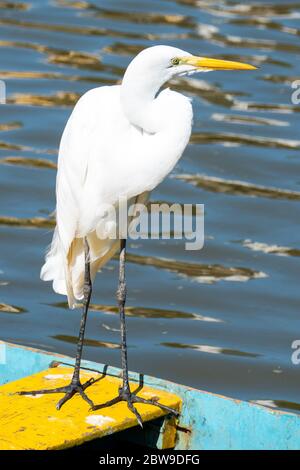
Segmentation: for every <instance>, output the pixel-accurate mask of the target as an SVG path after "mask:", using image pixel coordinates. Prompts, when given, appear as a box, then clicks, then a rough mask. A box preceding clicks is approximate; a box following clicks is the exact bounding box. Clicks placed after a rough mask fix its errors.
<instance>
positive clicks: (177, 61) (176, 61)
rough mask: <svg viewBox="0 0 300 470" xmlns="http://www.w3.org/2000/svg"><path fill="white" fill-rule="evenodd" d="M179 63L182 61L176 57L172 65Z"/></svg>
mask: <svg viewBox="0 0 300 470" xmlns="http://www.w3.org/2000/svg"><path fill="white" fill-rule="evenodd" d="M179 62H180V59H178V57H174V58H173V59H172V60H171V64H172V65H179Z"/></svg>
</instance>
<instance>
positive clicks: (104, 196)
mask: <svg viewBox="0 0 300 470" xmlns="http://www.w3.org/2000/svg"><path fill="white" fill-rule="evenodd" d="M253 69H255V67H254V66H252V65H248V64H243V63H239V62H232V61H225V60H218V59H210V58H205V57H195V56H193V55H191V54H189V53H188V52H185V51H183V50H180V49H177V48H174V47H169V46H154V47H150V48H147V49H145V50H143V51H142V52H140V53H139V54H138V55H137V56H136V57H135V58H134V59H133V60H132V62H131V63H130V64H129V66H128V68H127V70H126V72H125V75H124V78H123V81H122V84H121V85H115V86H103V87H99V88H94V89H92V90H90V91H88V92H87V93H85V94H84V95H83V96H82V97H81V98H80V100H79V101H78V103H77V104H76V106H75V108H74V110H73V112H72V114H71V117H70V118H69V120H68V122H67V125H66V127H65V130H64V133H63V136H62V139H61V143H60V149H59V157H58V173H57V185H56V196H57V207H56V222H57V225H56V228H55V232H54V235H53V240H52V244H51V248H50V251H49V252H48V254H47V256H46V262H45V264H44V266H43V268H42V271H41V278H42V279H43V280H45V281H48V280H52V281H53V289H54V291H55V292H58V293H59V294H64V295H67V296H68V302H69V306H70V307H71V308H74V307H75V305H76V302H78V301H81V302H82V303H83V313H82V318H81V324H80V332H79V338H78V346H77V354H76V363H75V368H74V373H73V378H72V380H71V383H70V385H68V386H66V387H61V388H58V389H51V390H39V391H30V392H21V393H22V394H35V393H39V394H42V393H64V396H63V398H62V399H61V400H60V401H59V402H58V404H57V408H58V409H59V408H60V407H61V406H62V405H63V404H64V403H65V402H66V401H67V400H69V399H70V398H71V397H72V396H73V395H74V394H75V393H80V395H81V396H82V397H83V398H84V400H86V401H87V402H88V403H89V405H90V406H91V407H92V409H99V408H103V407H104V406H109V405H113V404H114V403H117V402H118V401H121V400H125V401H126V402H127V404H128V407H129V409H130V410H131V411H132V412H133V413H134V414H135V415H136V417H137V420H138V422H139V424H140V425H142V420H141V417H140V415H139V413H138V412H137V410H136V409H135V407H134V406H133V404H134V403H151V404H154V405H156V406H159V407H161V408H164V409H166V410H167V411H170V412H172V411H173V410H171V409H169V408H167V407H164V406H163V405H161V404H160V403H157V402H156V401H155V399H152V400H144V399H142V398H140V397H137V396H136V395H134V394H132V393H131V391H130V387H129V382H128V364H127V346H126V329H125V312H124V306H125V299H126V284H125V248H126V239H125V238H123V239H121V240H118V239H117V240H116V239H114V240H113V239H111V238H105V233H106V231H107V230H108V231H109V227H108V226H107V225H109V224H103V223H102V222H103V220H102V219H103V210H102V207H103V204H112V205H117V204H118V201H119V199H120V197H122V198H125V199H126V200H127V201H133V200H135V201H136V200H146V199H147V198H148V196H149V193H150V191H151V190H153V189H154V188H155V187H156V186H157V185H158V184H159V183H160V182H161V181H162V180H163V179H164V178H165V177H166V176H167V175H168V173H170V171H171V170H172V169H173V167H174V166H175V165H176V163H177V161H178V159H179V158H180V157H181V155H182V153H183V151H184V149H185V147H186V145H187V143H188V141H189V138H190V134H191V128H192V118H193V112H192V106H191V102H190V99H188V98H187V97H185V96H183V95H181V94H179V93H177V92H174V91H171V90H170V89H168V88H167V89H165V90H163V91H161V92H159V91H160V88H161V86H162V85H163V84H164V83H166V82H167V81H168V80H169V79H171V78H172V77H174V76H175V75H180V76H182V75H185V74H191V73H194V72H201V71H203V72H206V71H211V70H253ZM119 247H120V260H119V261H120V272H119V287H118V290H117V299H118V304H119V312H120V321H121V358H122V369H123V385H122V387H121V389H120V392H119V396H117V397H116V398H115V399H113V400H111V401H110V402H108V403H105V404H102V405H98V406H97V407H95V406H94V404H93V403H92V401H91V400H90V399H89V398H88V397H87V395H86V394H85V389H86V388H87V387H88V386H89V385H91V384H92V383H93V380H89V381H88V382H86V383H84V384H81V382H80V377H79V372H80V363H81V356H82V348H83V340H84V331H85V324H86V318H87V312H88V307H89V302H90V298H91V293H92V282H93V280H94V278H95V275H96V273H97V271H98V270H99V268H100V267H101V266H103V265H104V264H105V263H106V262H107V261H108V260H109V259H110V258H111V257H112V256H113V255H114V253H115V252H116V251H117V250H118V248H119Z"/></svg>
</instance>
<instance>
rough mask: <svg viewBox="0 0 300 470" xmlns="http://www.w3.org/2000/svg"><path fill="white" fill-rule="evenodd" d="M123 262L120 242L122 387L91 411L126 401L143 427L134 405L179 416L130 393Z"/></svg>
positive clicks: (156, 399)
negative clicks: (149, 407)
mask: <svg viewBox="0 0 300 470" xmlns="http://www.w3.org/2000/svg"><path fill="white" fill-rule="evenodd" d="M125 262H126V240H125V239H122V240H121V242H120V259H119V286H118V289H117V301H118V305H119V314H120V323H121V361H122V379H123V380H122V385H121V387H120V388H119V394H118V396H116V397H115V398H113V399H112V400H109V401H107V402H106V403H103V404H101V405H96V406H94V407H93V410H100V409H102V408H106V407H109V406H112V405H115V404H116V403H119V402H120V401H126V402H127V406H128V408H129V410H130V411H131V412H132V413H133V414H134V415H135V416H136V418H137V421H138V423H139V425H140V426H141V427H143V421H142V418H141V415H140V414H139V412H138V411H137V409H136V408H135V407H134V403H144V404H147V405H154V406H158V407H159V408H161V409H163V410H165V411H167V412H168V413H171V414H173V415H175V416H178V415H179V412H178V411H177V410H174V409H173V408H170V407H168V406H165V405H162V404H161V403H158V398H157V397H153V398H151V399H149V400H146V399H145V398H141V397H139V396H137V395H136V394H135V393H134V392H131V390H130V385H129V378H128V359H127V340H126V320H125V302H126V279H125Z"/></svg>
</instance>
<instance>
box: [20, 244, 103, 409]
mask: <svg viewBox="0 0 300 470" xmlns="http://www.w3.org/2000/svg"><path fill="white" fill-rule="evenodd" d="M84 254H85V269H84V287H83V294H84V298H83V309H82V315H81V321H80V329H79V336H78V343H77V352H76V360H75V367H74V371H73V376H72V380H71V383H70V384H69V385H66V386H63V387H58V388H53V389H45V390H32V391H21V392H18V395H44V394H48V393H64V396H63V398H61V400H59V402H58V403H57V405H56V408H57V409H58V410H59V409H60V408H61V407H62V406H63V405H64V404H65V403H66V402H67V401H68V400H70V398H72V397H73V396H74V395H75V394H76V393H79V395H80V396H81V397H82V398H83V399H84V400H85V401H86V402H87V403H88V404H89V405H90V407H91V408H92V407H93V406H94V404H93V402H92V400H90V398H89V397H88V396H87V395H86V393H85V389H86V388H87V387H89V386H90V385H92V384H93V383H94V382H96V381H97V380H98V379H94V378H91V379H89V380H88V381H87V382H85V383H84V384H82V383H81V382H80V364H81V358H82V349H83V340H84V333H85V326H86V319H87V314H88V309H89V304H90V299H91V295H92V281H91V275H90V260H89V245H88V242H87V240H86V239H84Z"/></svg>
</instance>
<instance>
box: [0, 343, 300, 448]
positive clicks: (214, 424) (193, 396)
mask: <svg viewBox="0 0 300 470" xmlns="http://www.w3.org/2000/svg"><path fill="white" fill-rule="evenodd" d="M53 361H57V362H64V363H66V364H70V365H72V364H73V363H74V360H73V359H72V358H69V357H66V356H62V355H59V354H54V353H48V352H45V351H41V350H37V349H32V348H29V347H24V346H19V345H15V344H9V343H4V342H0V384H4V383H7V382H10V381H13V380H17V379H19V378H22V377H26V376H28V375H31V374H34V373H36V372H39V371H42V370H44V369H47V368H48V367H49V364H50V363H51V362H53ZM82 366H83V367H86V368H90V369H95V370H97V371H99V372H103V371H104V368H105V370H106V373H107V374H109V375H112V376H119V375H120V370H119V369H117V368H114V367H111V366H108V367H107V366H105V365H104V364H98V363H95V362H91V361H83V362H82ZM130 379H131V380H132V381H136V382H139V379H140V375H139V374H137V373H131V374H130ZM143 381H144V384H145V385H150V386H153V387H155V388H160V389H163V390H167V391H169V392H173V393H175V394H177V395H179V396H180V397H181V398H182V400H183V408H182V413H181V416H180V419H179V423H178V429H177V441H176V447H175V449H176V450H183V449H190V450H209V449H235V450H238V449H261V450H263V449H265V450H266V449H280V450H290V449H298V450H299V449H300V415H297V414H293V413H286V412H283V411H279V410H274V409H271V408H267V407H264V406H260V405H256V404H253V403H248V402H244V401H239V400H234V399H231V398H228V397H224V396H220V395H216V394H213V393H209V392H205V391H202V390H195V389H192V388H190V387H186V386H183V385H178V384H175V383H172V382H169V381H166V380H160V379H157V378H154V377H150V376H143ZM154 444H155V445H156V446H157V447H159V446H160V443H159V441H157V442H156V443H154Z"/></svg>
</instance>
